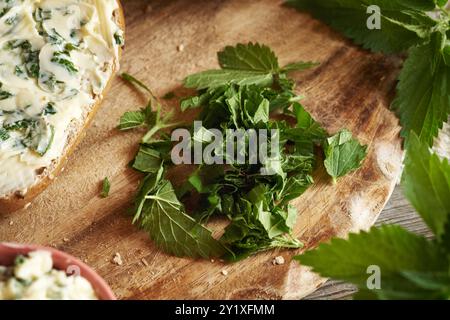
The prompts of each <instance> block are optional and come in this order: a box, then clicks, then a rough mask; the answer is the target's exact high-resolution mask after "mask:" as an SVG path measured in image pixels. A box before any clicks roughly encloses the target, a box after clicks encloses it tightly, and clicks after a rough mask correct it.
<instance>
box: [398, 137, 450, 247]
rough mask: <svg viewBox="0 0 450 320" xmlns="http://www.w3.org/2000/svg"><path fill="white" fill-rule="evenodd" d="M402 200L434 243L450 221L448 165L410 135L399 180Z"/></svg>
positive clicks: (449, 174) (449, 176) (449, 177)
mask: <svg viewBox="0 0 450 320" xmlns="http://www.w3.org/2000/svg"><path fill="white" fill-rule="evenodd" d="M402 187H403V191H404V193H405V196H406V197H407V198H408V200H409V201H410V202H411V203H412V205H413V206H414V208H415V209H416V210H417V211H418V212H419V214H420V215H421V217H422V219H423V220H424V221H425V222H426V223H427V225H428V226H429V227H430V229H431V230H432V231H433V232H434V234H435V235H436V237H437V238H438V239H441V237H442V236H443V235H444V231H445V227H446V224H447V223H448V222H449V221H450V220H449V217H450V164H449V163H448V160H447V159H445V160H442V161H441V160H440V159H439V157H438V156H437V155H436V154H432V153H431V152H430V150H429V149H428V147H427V145H425V144H421V143H420V141H419V139H418V137H417V136H416V135H415V134H412V135H411V136H410V139H409V143H408V148H407V155H406V158H405V169H404V172H403V177H402Z"/></svg>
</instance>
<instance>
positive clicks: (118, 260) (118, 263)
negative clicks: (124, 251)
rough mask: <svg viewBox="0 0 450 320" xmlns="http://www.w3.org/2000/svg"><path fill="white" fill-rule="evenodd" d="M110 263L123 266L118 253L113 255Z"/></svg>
mask: <svg viewBox="0 0 450 320" xmlns="http://www.w3.org/2000/svg"><path fill="white" fill-rule="evenodd" d="M112 262H113V263H114V264H116V265H118V266H121V265H123V260H122V256H121V255H120V253H118V252H116V253H115V254H114V257H113V259H112Z"/></svg>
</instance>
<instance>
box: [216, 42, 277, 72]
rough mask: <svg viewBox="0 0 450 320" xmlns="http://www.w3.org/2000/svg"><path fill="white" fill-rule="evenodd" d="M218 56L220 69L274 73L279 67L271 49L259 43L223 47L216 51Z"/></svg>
mask: <svg viewBox="0 0 450 320" xmlns="http://www.w3.org/2000/svg"><path fill="white" fill-rule="evenodd" d="M218 58H219V64H220V66H221V67H222V69H230V70H245V71H258V72H262V73H275V72H278V71H279V69H280V66H279V64H278V58H277V56H276V55H275V53H274V52H273V51H272V49H270V48H269V47H268V46H265V45H260V44H259V43H256V44H253V43H251V42H250V43H248V44H241V43H240V44H237V45H236V46H234V47H232V46H228V47H225V49H224V50H223V51H220V52H219V53H218Z"/></svg>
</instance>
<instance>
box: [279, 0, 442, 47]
mask: <svg viewBox="0 0 450 320" xmlns="http://www.w3.org/2000/svg"><path fill="white" fill-rule="evenodd" d="M287 4H288V5H291V6H293V7H296V8H298V9H300V10H304V11H308V12H310V13H312V14H313V15H314V16H315V17H317V18H319V19H321V20H323V21H324V22H326V23H328V24H329V25H330V26H331V27H333V28H335V29H336V30H338V31H340V32H342V33H343V34H345V35H346V36H347V37H349V38H351V39H353V40H354V41H355V42H356V43H357V44H360V45H362V46H363V47H364V48H366V49H370V50H373V51H381V52H384V53H396V52H401V51H404V50H407V49H408V48H410V47H411V46H413V45H417V44H420V43H421V42H423V37H424V36H426V33H424V32H423V30H422V31H421V32H419V33H418V32H415V31H414V29H412V28H407V26H417V25H420V24H421V21H417V19H416V18H415V17H414V16H411V15H409V14H408V11H411V10H429V11H431V10H433V9H434V7H435V4H434V3H433V0H418V1H402V0H375V1H373V0H370V1H369V0H345V1H342V0H288V1H287ZM372 5H377V6H378V7H379V8H380V10H381V11H380V13H381V17H380V18H381V27H380V28H379V29H378V28H374V29H369V28H368V26H367V21H368V19H369V16H370V14H368V13H367V12H368V11H367V8H368V7H369V6H372ZM428 33H431V27H430V28H428Z"/></svg>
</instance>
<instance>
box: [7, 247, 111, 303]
mask: <svg viewBox="0 0 450 320" xmlns="http://www.w3.org/2000/svg"><path fill="white" fill-rule="evenodd" d="M114 299H115V297H114V294H113V293H112V291H111V289H110V288H109V287H108V285H107V284H106V283H105V281H104V280H103V279H102V278H101V277H100V276H99V275H97V274H96V273H95V272H94V271H93V270H92V269H90V268H89V267H88V266H86V265H85V264H83V263H82V262H80V261H79V260H77V259H75V258H73V257H71V256H69V255H67V254H65V253H63V252H60V251H58V250H55V249H51V248H44V247H39V246H22V245H17V244H7V243H3V244H0V300H114Z"/></svg>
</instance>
